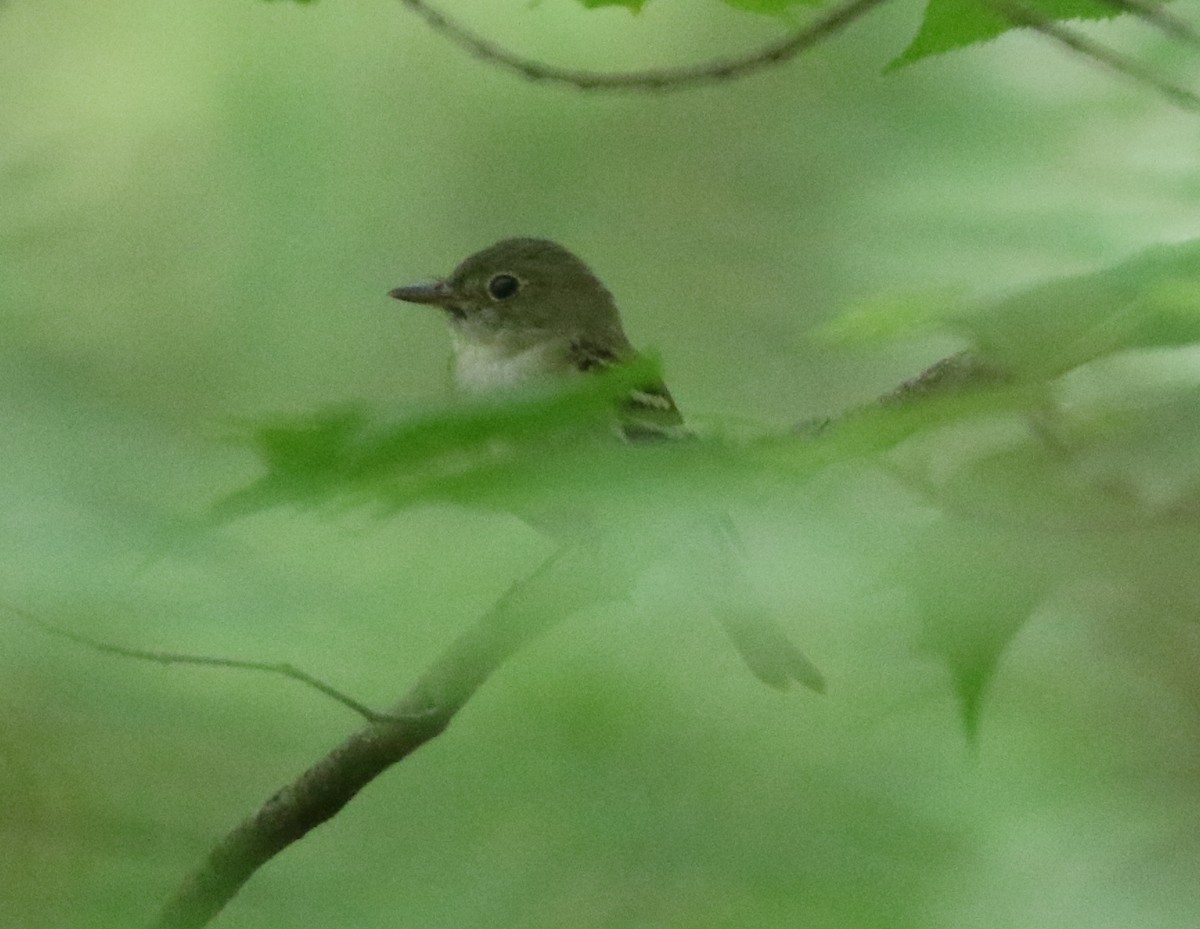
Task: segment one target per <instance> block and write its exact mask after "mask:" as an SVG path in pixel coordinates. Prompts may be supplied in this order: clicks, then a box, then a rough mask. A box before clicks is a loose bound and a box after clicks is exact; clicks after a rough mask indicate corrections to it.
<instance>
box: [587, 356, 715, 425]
mask: <svg viewBox="0 0 1200 929" xmlns="http://www.w3.org/2000/svg"><path fill="white" fill-rule="evenodd" d="M624 360H627V359H623V358H618V357H617V355H616V353H614V352H613V351H611V350H610V349H607V348H604V347H603V346H601V345H598V344H596V343H594V342H589V341H587V340H584V339H579V340H576V341H574V342H572V343H571V363H572V364H574V366H575V367H576V369H577V370H579V371H584V372H589V371H604V370H607V369H608V368H611V367H612V366H613V365H615V364H619V363H620V362H621V361H624ZM618 416H619V417H620V426H621V434H622V435H623V436H624V437H625V439H626V441H629V442H655V441H662V440H664V439H683V438H687V437H689V436H690V435H691V433H690V432H688V429H687V427H686V426H685V425H684V424H683V416H682V415H681V414H680V412H679V408H678V407H677V406H675V400H674V399H673V398H672V397H671V392H670V391H669V390H667V387H666V385H665V384H663V383H662V382H661V381H653V382H650V383H647V384H640V385H638V386H637V387H635V388H634V389H633V390H631V391H630V392H629V398H628V399H627V400H625V402H624V403H622V404H621V405H620V407H619V409H618Z"/></svg>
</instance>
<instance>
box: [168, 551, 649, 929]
mask: <svg viewBox="0 0 1200 929" xmlns="http://www.w3.org/2000/svg"><path fill="white" fill-rule="evenodd" d="M609 560H610V559H604V558H599V557H597V553H596V552H595V551H593V550H591V549H588V548H584V547H574V548H564V549H560V550H559V551H557V552H556V553H555V554H554V555H552V556H551V557H550V558H548V559H547V560H546V561H545V562H543V563H542V564H541V566H539V567H538V569H537V570H536V571H534V572H533V573H532V574H531V575H529V576H528V577H526V578H525V579H523V580H520V581H518V582H517V583H515V584H514V585H513V586H512V587H510V588H509V590H508V592H507V593H506V594H505V595H504V596H503V597H502V598H501V599H500V601H499V602H497V603H496V605H495V606H493V607H492V608H491V610H489V611H488V613H487V614H486V615H484V617H483V618H482V619H480V620H479V622H478V623H476V624H475V625H474V626H472V627H471V628H470V629H468V630H467V631H466V632H464V633H462V634H461V635H460V636H459V637H458V639H456V640H455V641H454V642H453V643H452V644H451V645H450V647H449V648H447V649H446V651H445V652H443V653H442V655H441V656H440V657H439V658H438V659H437V660H436V661H435V662H434V663H433V665H432V666H430V668H429V669H428V670H427V671H426V672H425V673H424V674H423V675H422V676H421V678H420V679H419V680H418V681H417V683H416V684H415V685H414V686H413V687H412V689H411V690H410V691H409V692H408V694H407V695H406V696H405V697H404V698H403V699H402V700H401V701H400V702H399V703H398V704H397V705H396V706H395V707H394V708H393V710H392V713H391V714H390V715H389V717H388V718H386V719H381V720H378V721H375V722H372V723H370V724H368V725H367V726H365V727H363V728H362V729H360V730H359V731H358V732H356V733H354V734H353V735H351V736H350V737H349V738H348V739H346V740H345V741H344V742H343V743H342V744H341V745H339V746H337V747H336V748H334V749H333V750H332V751H331V752H329V754H327V755H326V756H325V757H324V758H322V759H321V760H320V761H318V762H317V763H316V764H314V765H313V766H312V767H310V768H309V769H308V770H307V771H305V772H304V773H303V774H301V775H300V776H299V777H298V778H296V779H295V780H294V781H293V782H292V783H291V784H288V785H287V786H285V787H283V788H282V789H280V790H279V791H278V792H276V793H275V794H274V795H273V796H272V797H271V798H270V799H268V800H267V801H266V802H265V803H264V804H263V805H262V806H261V807H260V808H259V809H258V810H257V811H256V812H255V813H253V814H252V815H251V816H249V817H248V818H247V819H245V820H243V821H242V822H241V823H239V824H238V825H237V826H235V827H234V828H233V830H232V831H231V832H230V833H229V834H228V835H226V836H225V838H224V839H222V840H221V841H220V842H219V843H218V844H217V845H216V847H215V848H213V850H212V851H211V852H210V853H209V855H208V857H207V858H206V859H205V860H204V861H203V862H202V863H201V864H200V866H199V867H198V868H197V869H196V870H195V871H193V872H192V873H191V874H190V875H188V877H187V878H186V879H185V880H184V881H183V883H182V885H181V886H180V887H179V889H178V890H177V891H176V892H175V895H174V896H173V897H172V898H171V899H170V900H169V901H168V902H167V904H166V906H165V907H164V909H163V910H162V912H161V913H160V914H159V916H158V919H157V920H156V921H155V922H154V923H153V926H154V929H199V927H202V926H205V925H207V924H208V923H209V921H211V920H212V919H213V917H215V916H216V915H217V914H218V913H219V912H220V911H221V909H222V908H223V907H224V906H225V904H227V903H228V902H229V901H230V900H232V899H233V897H234V896H235V895H236V894H237V892H238V891H239V890H240V889H241V887H242V886H243V885H244V884H245V883H246V882H247V881H248V880H249V879H250V878H251V877H252V876H253V875H254V873H255V872H256V871H257V870H258V869H259V868H260V867H262V866H263V865H264V864H266V863H267V862H268V861H270V860H271V858H273V857H274V856H275V855H277V854H278V853H279V852H281V851H283V850H284V849H285V848H287V847H288V846H289V845H291V844H292V843H293V842H296V841H298V840H299V839H301V838H303V837H304V836H305V835H306V834H307V833H308V832H309V830H311V829H313V828H315V827H316V826H319V825H320V824H321V823H323V822H325V821H326V820H328V819H330V818H331V817H333V816H335V815H336V814H337V813H338V812H339V811H340V810H341V809H342V808H343V807H344V806H345V805H346V804H347V803H349V802H350V801H351V800H352V799H353V798H354V796H355V795H356V794H357V793H358V792H359V791H360V790H362V788H363V787H365V786H366V785H367V784H369V783H370V782H371V781H372V780H374V779H375V778H376V777H377V776H378V775H380V774H382V773H383V772H384V771H386V770H387V769H388V768H389V767H391V766H392V765H394V764H396V763H397V762H399V761H403V760H404V759H405V758H407V757H408V756H409V755H411V754H412V753H413V752H414V751H416V750H417V749H418V748H420V747H421V746H422V745H424V744H425V743H426V742H428V741H429V740H430V739H432V738H434V737H435V736H437V735H439V734H440V733H441V732H443V731H444V730H445V729H446V727H447V726H448V725H449V724H450V721H451V720H452V719H453V718H454V715H455V714H456V713H457V712H458V711H459V710H460V709H462V707H463V705H464V704H466V702H467V701H468V700H469V699H470V698H471V697H472V696H473V695H474V693H475V692H476V691H477V690H478V689H479V688H480V687H481V686H482V685H483V683H484V682H485V681H486V680H487V679H488V677H490V676H491V675H492V673H493V672H495V671H496V670H497V669H498V668H500V667H501V666H502V665H503V664H504V662H505V661H507V660H508V659H509V658H510V657H511V656H512V655H513V654H514V653H516V652H517V651H518V650H519V649H520V648H521V647H522V646H524V645H525V644H526V643H527V642H529V641H531V640H532V639H534V638H536V637H537V636H538V635H540V634H541V633H543V632H545V631H546V630H548V629H549V628H551V627H552V626H554V625H555V624H556V623H558V622H559V621H561V620H563V619H565V618H566V617H568V616H570V615H571V614H572V613H575V612H577V611H578V610H580V609H582V608H583V607H585V606H588V605H590V604H593V603H597V602H602V601H605V600H611V599H614V598H618V597H621V596H623V595H624V594H625V592H626V591H627V590H628V578H627V577H626V576H625V575H623V574H620V573H618V572H615V571H612V570H610V569H609V568H608V567H606V563H607V562H608V561H609Z"/></svg>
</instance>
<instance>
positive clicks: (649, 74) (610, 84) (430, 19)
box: [400, 0, 885, 91]
mask: <svg viewBox="0 0 1200 929" xmlns="http://www.w3.org/2000/svg"><path fill="white" fill-rule="evenodd" d="M400 2H401V3H403V4H404V5H405V6H407V7H408V8H409V9H411V10H413V11H414V12H415V13H416V14H417V15H418V16H420V17H421V18H422V19H424V20H425V21H426V22H427V23H428V24H429V25H430V26H431V27H432V28H433V29H434V30H436V31H437V32H440V33H441V34H442V35H444V36H445V37H446V38H447V39H449V40H450V41H451V42H453V43H454V44H455V45H458V46H459V47H460V48H463V49H466V50H467V51H468V52H470V53H471V54H472V55H475V56H476V57H477V58H480V59H482V60H484V61H486V62H489V63H490V64H494V65H496V66H498V67H501V68H505V69H507V70H509V71H514V72H516V73H517V74H519V75H520V76H521V77H523V78H526V79H527V80H531V81H546V82H551V83H558V84H568V85H570V86H572V87H576V88H578V89H580V90H636V91H642V90H676V89H678V88H682V87H690V86H694V85H697V84H708V83H716V82H719V81H728V80H733V79H735V78H739V77H743V76H745V75H747V74H751V73H753V72H755V71H761V70H763V69H765V68H769V67H772V66H774V65H778V64H782V63H783V62H785V61H789V60H791V59H792V58H795V57H796V56H797V55H799V54H800V53H801V52H804V51H806V50H808V49H809V48H812V47H813V46H814V45H817V44H818V43H820V42H821V41H823V40H824V39H827V38H828V37H829V36H831V35H833V34H834V33H835V32H838V31H839V30H840V29H842V28H844V27H845V26H848V25H850V24H851V23H852V22H854V21H855V20H856V19H859V18H860V17H862V16H863V15H864V14H866V13H868V12H869V11H871V10H872V9H874V8H875V7H877V6H879V5H881V4H882V3H884V2H885V0H848V2H846V3H843V4H842V5H841V6H838V7H835V8H834V9H833V10H831V11H830V12H829V13H827V14H826V15H825V16H822V17H821V18H819V19H817V20H816V21H815V22H814V23H812V24H811V25H810V26H808V27H807V28H806V29H802V30H801V31H799V32H796V33H794V34H792V35H790V36H788V37H787V38H784V39H780V40H778V41H776V42H772V43H770V44H768V45H765V46H763V47H762V48H760V49H757V50H755V51H753V52H750V53H748V54H746V55H743V56H741V57H738V58H719V59H716V60H715V61H709V62H705V63H702V64H698V65H691V66H687V67H682V68H662V69H651V70H646V71H624V72H622V71H617V72H611V73H605V72H599V71H583V70H576V69H574V68H560V67H557V66H555V65H550V64H546V63H544V62H540V61H536V60H534V59H532V58H524V57H522V56H520V55H517V54H515V53H514V52H511V51H509V50H508V49H506V48H502V47H501V46H499V45H497V44H496V43H495V42H492V41H490V40H488V39H485V38H483V37H482V36H480V35H478V34H477V33H475V32H472V31H471V30H469V29H467V28H466V27H465V26H461V25H459V24H458V23H457V22H455V21H454V20H452V19H450V18H449V17H447V16H446V15H445V14H444V13H442V12H440V11H438V10H436V9H434V8H433V7H431V6H429V5H428V4H427V3H426V2H425V0H400Z"/></svg>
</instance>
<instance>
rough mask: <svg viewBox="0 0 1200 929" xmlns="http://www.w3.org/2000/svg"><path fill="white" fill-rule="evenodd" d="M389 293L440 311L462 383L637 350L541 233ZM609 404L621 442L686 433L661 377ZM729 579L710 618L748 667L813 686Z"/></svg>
mask: <svg viewBox="0 0 1200 929" xmlns="http://www.w3.org/2000/svg"><path fill="white" fill-rule="evenodd" d="M390 296H392V297H395V298H396V299H397V300H405V301H407V302H409V303H423V304H429V305H432V306H436V307H439V308H440V309H441V310H443V311H444V313H445V316H446V319H447V321H448V322H449V324H450V333H451V338H452V341H453V345H454V379H455V382H456V383H457V385H458V386H459V387H460V388H463V389H466V390H469V391H476V392H479V391H490V390H495V389H498V388H503V387H507V386H515V385H518V384H523V383H527V382H531V381H534V380H538V379H547V378H555V377H565V376H569V375H572V374H576V373H579V372H583V373H587V372H594V371H600V370H603V369H605V368H607V367H609V366H612V365H615V364H620V363H622V362H627V361H630V360H632V359H633V358H636V357H637V353H636V351H635V350H634V348H633V346H632V345H631V344H630V342H629V339H628V338H627V337H626V335H625V330H624V328H623V327H622V325H621V317H620V314H619V313H618V312H617V305H616V303H615V301H614V300H613V296H612V294H611V293H609V291H608V289H607V288H606V287H605V286H604V285H603V284H602V283H601V282H600V281H599V279H598V278H597V277H596V276H595V275H594V274H593V273H592V272H591V270H590V269H589V268H588V266H587V265H585V264H584V263H583V262H582V261H581V260H580V259H579V258H577V257H576V256H575V255H573V254H572V253H571V252H569V251H567V250H566V249H565V248H563V247H562V246H561V245H558V244H556V243H554V242H550V241H548V240H546V239H505V240H504V241H501V242H497V243H496V244H495V245H493V246H491V247H490V248H485V249H484V250H483V251H481V252H477V253H476V254H474V255H471V256H470V257H469V258H467V259H466V260H464V261H463V262H462V264H460V265H459V266H458V267H457V268H455V270H454V271H453V272H452V273H451V275H450V276H449V277H448V278H444V279H442V280H437V281H431V282H428V283H423V284H414V285H410V286H407V287H397V288H396V289H395V290H393V291H391V292H390ZM616 412H617V416H618V422H619V425H620V429H621V432H622V434H623V435H624V437H625V438H626V439H627V440H628V441H631V442H639V441H650V440H661V439H672V438H683V437H685V436H687V435H688V432H687V430H686V428H685V427H684V425H683V417H682V416H681V415H680V413H679V410H678V408H677V407H676V406H675V401H674V400H673V399H672V397H671V394H670V392H669V391H668V390H667V388H666V387H665V386H664V385H663V384H651V385H646V386H644V387H642V388H640V389H638V390H634V391H632V392H631V393H630V395H629V398H628V399H627V400H625V401H624V402H623V403H622V404H621V405H620V408H619V409H618V410H617V411H616ZM730 531H731V527H730ZM726 554H727V556H728V557H730V558H732V557H733V554H734V553H733V552H732V551H728V552H727V553H726ZM722 573H724V572H722ZM727 586H728V585H727ZM732 586H733V587H734V588H737V589H738V596H737V598H736V599H737V601H738V602H736V603H732V604H730V607H731V608H730V609H727V610H721V611H720V614H719V616H718V618H719V619H720V620H721V622H722V625H723V626H724V627H725V630H726V632H727V633H728V635H729V637H730V639H731V640H732V641H733V644H734V645H735V646H736V647H737V649H738V651H739V652H740V653H741V655H742V658H743V659H744V660H745V662H746V664H747V665H748V666H749V668H750V670H751V671H753V672H754V674H755V675H756V676H757V677H758V678H759V679H760V680H762V681H763V682H764V683H766V684H769V685H770V686H772V687H776V688H783V687H786V686H787V685H788V683H789V682H790V681H793V680H795V681H799V682H800V683H802V684H804V685H805V686H808V687H811V688H812V689H814V690H818V691H820V690H823V689H824V680H823V678H822V677H821V674H820V672H819V671H818V670H817V669H816V668H815V667H813V665H812V664H811V663H810V662H809V660H808V659H807V658H806V657H805V656H804V654H803V653H802V652H800V650H799V649H797V648H796V646H795V645H793V644H792V643H791V641H790V640H789V639H788V638H787V637H786V636H785V635H784V633H783V631H782V630H781V629H780V628H779V627H778V626H777V625H776V624H775V623H774V621H773V620H771V619H770V617H768V616H766V615H764V614H762V613H761V611H759V610H756V609H754V608H753V607H752V605H750V604H747V603H746V602H744V600H745V597H744V596H742V594H743V593H744V589H745V588H746V587H747V586H748V585H745V584H744V583H737V582H735V583H733V584H732ZM726 593H729V591H726Z"/></svg>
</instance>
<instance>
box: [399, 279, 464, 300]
mask: <svg viewBox="0 0 1200 929" xmlns="http://www.w3.org/2000/svg"><path fill="white" fill-rule="evenodd" d="M388 296H389V297H394V298H395V299H397V300H403V301H405V302H406V303H429V304H432V305H434V306H445V305H446V304H447V303H449V302H450V301H451V300H452V299H453V297H454V291H453V290H451V289H450V285H449V284H447V283H446V282H445V281H430V282H428V283H425V284H409V285H408V286H407V287H397V288H396V289H395V290H389V291H388Z"/></svg>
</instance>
